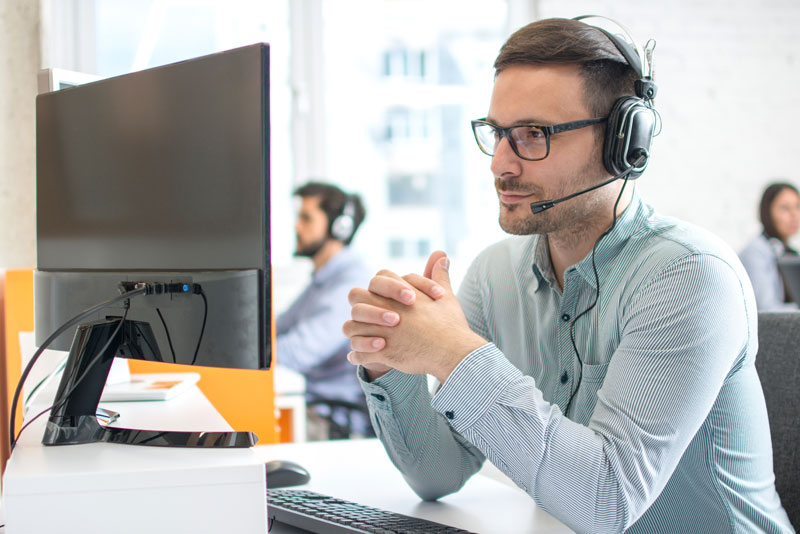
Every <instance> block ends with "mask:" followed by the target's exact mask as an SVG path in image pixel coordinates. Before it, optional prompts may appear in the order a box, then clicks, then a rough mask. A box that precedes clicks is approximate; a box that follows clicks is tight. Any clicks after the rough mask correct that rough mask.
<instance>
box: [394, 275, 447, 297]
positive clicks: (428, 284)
mask: <svg viewBox="0 0 800 534" xmlns="http://www.w3.org/2000/svg"><path fill="white" fill-rule="evenodd" d="M403 279H404V280H405V281H406V282H408V283H409V284H411V285H412V286H414V287H415V288H417V289H418V290H420V291H422V292H423V293H425V294H426V295H428V296H429V297H430V298H432V299H434V300H436V299H440V298H442V297H443V296H444V295H445V289H444V287H442V286H441V284H438V283H437V282H435V281H433V280H431V279H430V278H425V277H424V276H422V275H421V274H415V273H411V274H407V275H405V276H404V277H403Z"/></svg>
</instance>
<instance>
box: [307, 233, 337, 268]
mask: <svg viewBox="0 0 800 534" xmlns="http://www.w3.org/2000/svg"><path fill="white" fill-rule="evenodd" d="M344 247H345V245H344V243H342V242H341V241H337V240H336V239H328V241H327V242H326V243H325V244H324V245H323V246H322V248H321V249H319V252H317V253H316V254H314V257H313V258H311V261H312V262H313V263H314V272H318V271H319V270H320V269H322V268H323V267H325V265H326V264H327V263H328V262H329V261H331V259H332V258H333V257H334V256H336V255H337V254H338V253H339V252H341V251H342V249H344Z"/></svg>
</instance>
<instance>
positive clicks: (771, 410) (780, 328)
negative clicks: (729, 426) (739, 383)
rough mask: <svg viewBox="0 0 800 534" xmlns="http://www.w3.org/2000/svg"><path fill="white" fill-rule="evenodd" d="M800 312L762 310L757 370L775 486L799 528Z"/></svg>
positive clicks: (796, 526) (759, 323)
mask: <svg viewBox="0 0 800 534" xmlns="http://www.w3.org/2000/svg"><path fill="white" fill-rule="evenodd" d="M798 347H800V312H794V311H790V312H763V313H759V314H758V354H757V356H756V370H757V371H758V376H759V378H760V379H761V385H762V386H763V388H764V398H765V399H766V401H767V413H768V414H769V427H770V432H771V434H772V454H773V465H774V467H773V469H774V471H775V487H776V489H777V490H778V495H780V497H781V503H782V504H783V507H784V508H785V509H786V513H787V514H789V520H790V521H791V522H792V525H794V526H795V528H798V527H800V452H798V448H797V432H798V428H800V349H798Z"/></svg>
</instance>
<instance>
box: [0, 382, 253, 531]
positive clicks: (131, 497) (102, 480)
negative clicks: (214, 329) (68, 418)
mask: <svg viewBox="0 0 800 534" xmlns="http://www.w3.org/2000/svg"><path fill="white" fill-rule="evenodd" d="M100 406H101V407H104V408H107V409H111V410H115V411H118V412H120V413H121V417H120V419H119V420H118V422H117V423H115V424H114V426H119V427H123V428H126V427H127V428H144V429H154V430H183V431H198V430H199V431H229V430H230V426H229V425H228V423H227V422H226V421H225V420H224V419H223V418H222V416H220V415H219V413H218V412H217V411H216V410H215V409H214V407H213V406H212V405H211V403H210V402H209V401H208V400H207V399H206V397H205V396H204V395H203V394H202V392H201V391H200V390H199V389H198V388H197V387H192V388H191V389H190V390H189V391H186V392H184V393H183V394H181V395H179V396H177V397H175V398H174V399H171V400H169V401H154V402H120V403H116V402H115V403H101V404H100ZM35 413H38V410H37V408H36V407H33V408H32V409H31V414H35ZM46 421H47V416H46V415H45V416H42V417H40V418H39V419H38V420H36V421H35V422H34V423H33V424H32V425H31V426H30V428H28V429H26V430H25V432H24V433H23V434H22V435H21V436H20V438H19V441H18V443H17V446H16V448H15V449H14V452H13V454H12V456H11V458H10V460H9V462H8V463H7V465H6V471H5V473H4V475H3V493H4V495H3V497H4V498H3V500H4V503H3V504H4V508H5V510H4V512H5V514H4V515H5V519H7V520H9V524H10V523H14V524H15V525H17V526H20V525H24V526H20V528H19V529H17V530H12V531H10V532H9V534H16V532H44V530H41V528H40V526H41V525H42V524H44V523H47V522H48V521H51V522H52V521H57V522H59V524H61V525H63V528H61V529H60V531H61V532H70V533H73V532H74V533H77V532H100V531H101V530H96V528H99V527H98V525H102V524H105V525H106V526H108V524H112V523H113V524H115V525H116V526H115V532H126V533H132V534H133V533H136V534H138V533H140V532H144V531H151V532H159V531H164V532H166V531H169V529H170V528H173V527H175V526H176V525H182V524H183V523H184V522H185V521H186V520H185V518H186V517H187V516H186V514H184V515H180V517H179V514H183V513H184V512H177V511H176V510H183V511H185V512H188V511H190V510H191V511H192V513H191V515H192V520H193V521H194V522H195V525H193V526H192V528H194V527H195V526H197V525H205V526H209V525H212V524H213V523H215V522H216V527H221V526H222V525H227V526H231V527H232V528H234V531H235V530H236V528H237V527H236V525H234V524H231V521H233V523H235V522H236V521H238V520H239V516H241V515H243V514H239V513H238V512H237V513H236V514H230V515H232V516H233V515H235V516H236V517H227V515H226V514H227V512H222V510H225V509H226V507H227V509H228V510H233V509H234V508H236V507H239V508H240V510H246V511H247V514H244V515H249V516H250V517H245V518H243V523H246V522H247V521H250V523H249V524H252V520H253V518H255V520H258V516H259V506H261V507H263V502H264V497H263V495H264V493H263V491H264V490H263V487H264V469H263V462H262V461H261V460H260V458H259V457H257V456H256V455H255V452H254V449H252V448H249V449H248V448H245V449H222V450H221V449H192V448H168V447H144V446H135V445H121V444H116V443H90V444H84V445H65V446H59V447H45V446H43V445H42V444H41V439H42V433H43V431H44V425H45V422H46ZM226 498H227V499H228V500H230V501H231V502H224V501H225V499H226ZM87 502H90V503H92V504H91V506H89V505H87V504H86V503H87ZM259 502H260V503H261V504H259ZM77 503H82V505H77ZM211 503H215V504H214V505H213V506H211ZM12 505H13V506H14V507H15V508H14V509H12ZM84 507H85V510H84V511H81V510H82V509H83V508H84ZM31 510H50V511H51V513H50V514H38V516H36V517H34V516H31V515H30V514H31V513H32V512H31ZM66 510H70V511H71V510H76V511H80V513H78V514H77V515H76V514H75V513H67V512H66ZM215 510H216V512H215ZM84 512H85V513H84ZM87 514H88V515H87ZM12 515H13V517H12ZM40 516H41V517H40ZM52 516H54V517H52ZM205 516H208V517H207V518H206V517H205ZM260 517H261V521H263V520H264V516H263V511H261V512H260ZM198 518H200V520H199V521H198V520H197V519H198ZM89 522H91V523H89ZM186 522H187V524H189V523H191V521H186ZM33 524H35V525H37V526H35V527H34V526H30V525H33ZM48 524H49V523H48ZM86 524H91V525H93V526H89V527H84V526H83V525H86ZM143 525H147V528H148V530H142V528H143ZM154 525H160V526H161V527H162V528H156V527H154ZM11 526H13V525H11ZM216 527H215V528H216ZM49 531H52V530H49Z"/></svg>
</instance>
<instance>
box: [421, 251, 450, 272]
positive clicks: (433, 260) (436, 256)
mask: <svg viewBox="0 0 800 534" xmlns="http://www.w3.org/2000/svg"><path fill="white" fill-rule="evenodd" d="M446 256H447V253H446V252H444V251H443V250H435V251H433V252H432V253H431V255H430V257H429V258H428V263H427V264H426V265H425V271H424V272H423V276H424V277H425V278H433V267H434V266H435V265H436V264H437V263H438V262H439V260H441V259H442V258H444V257H446Z"/></svg>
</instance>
